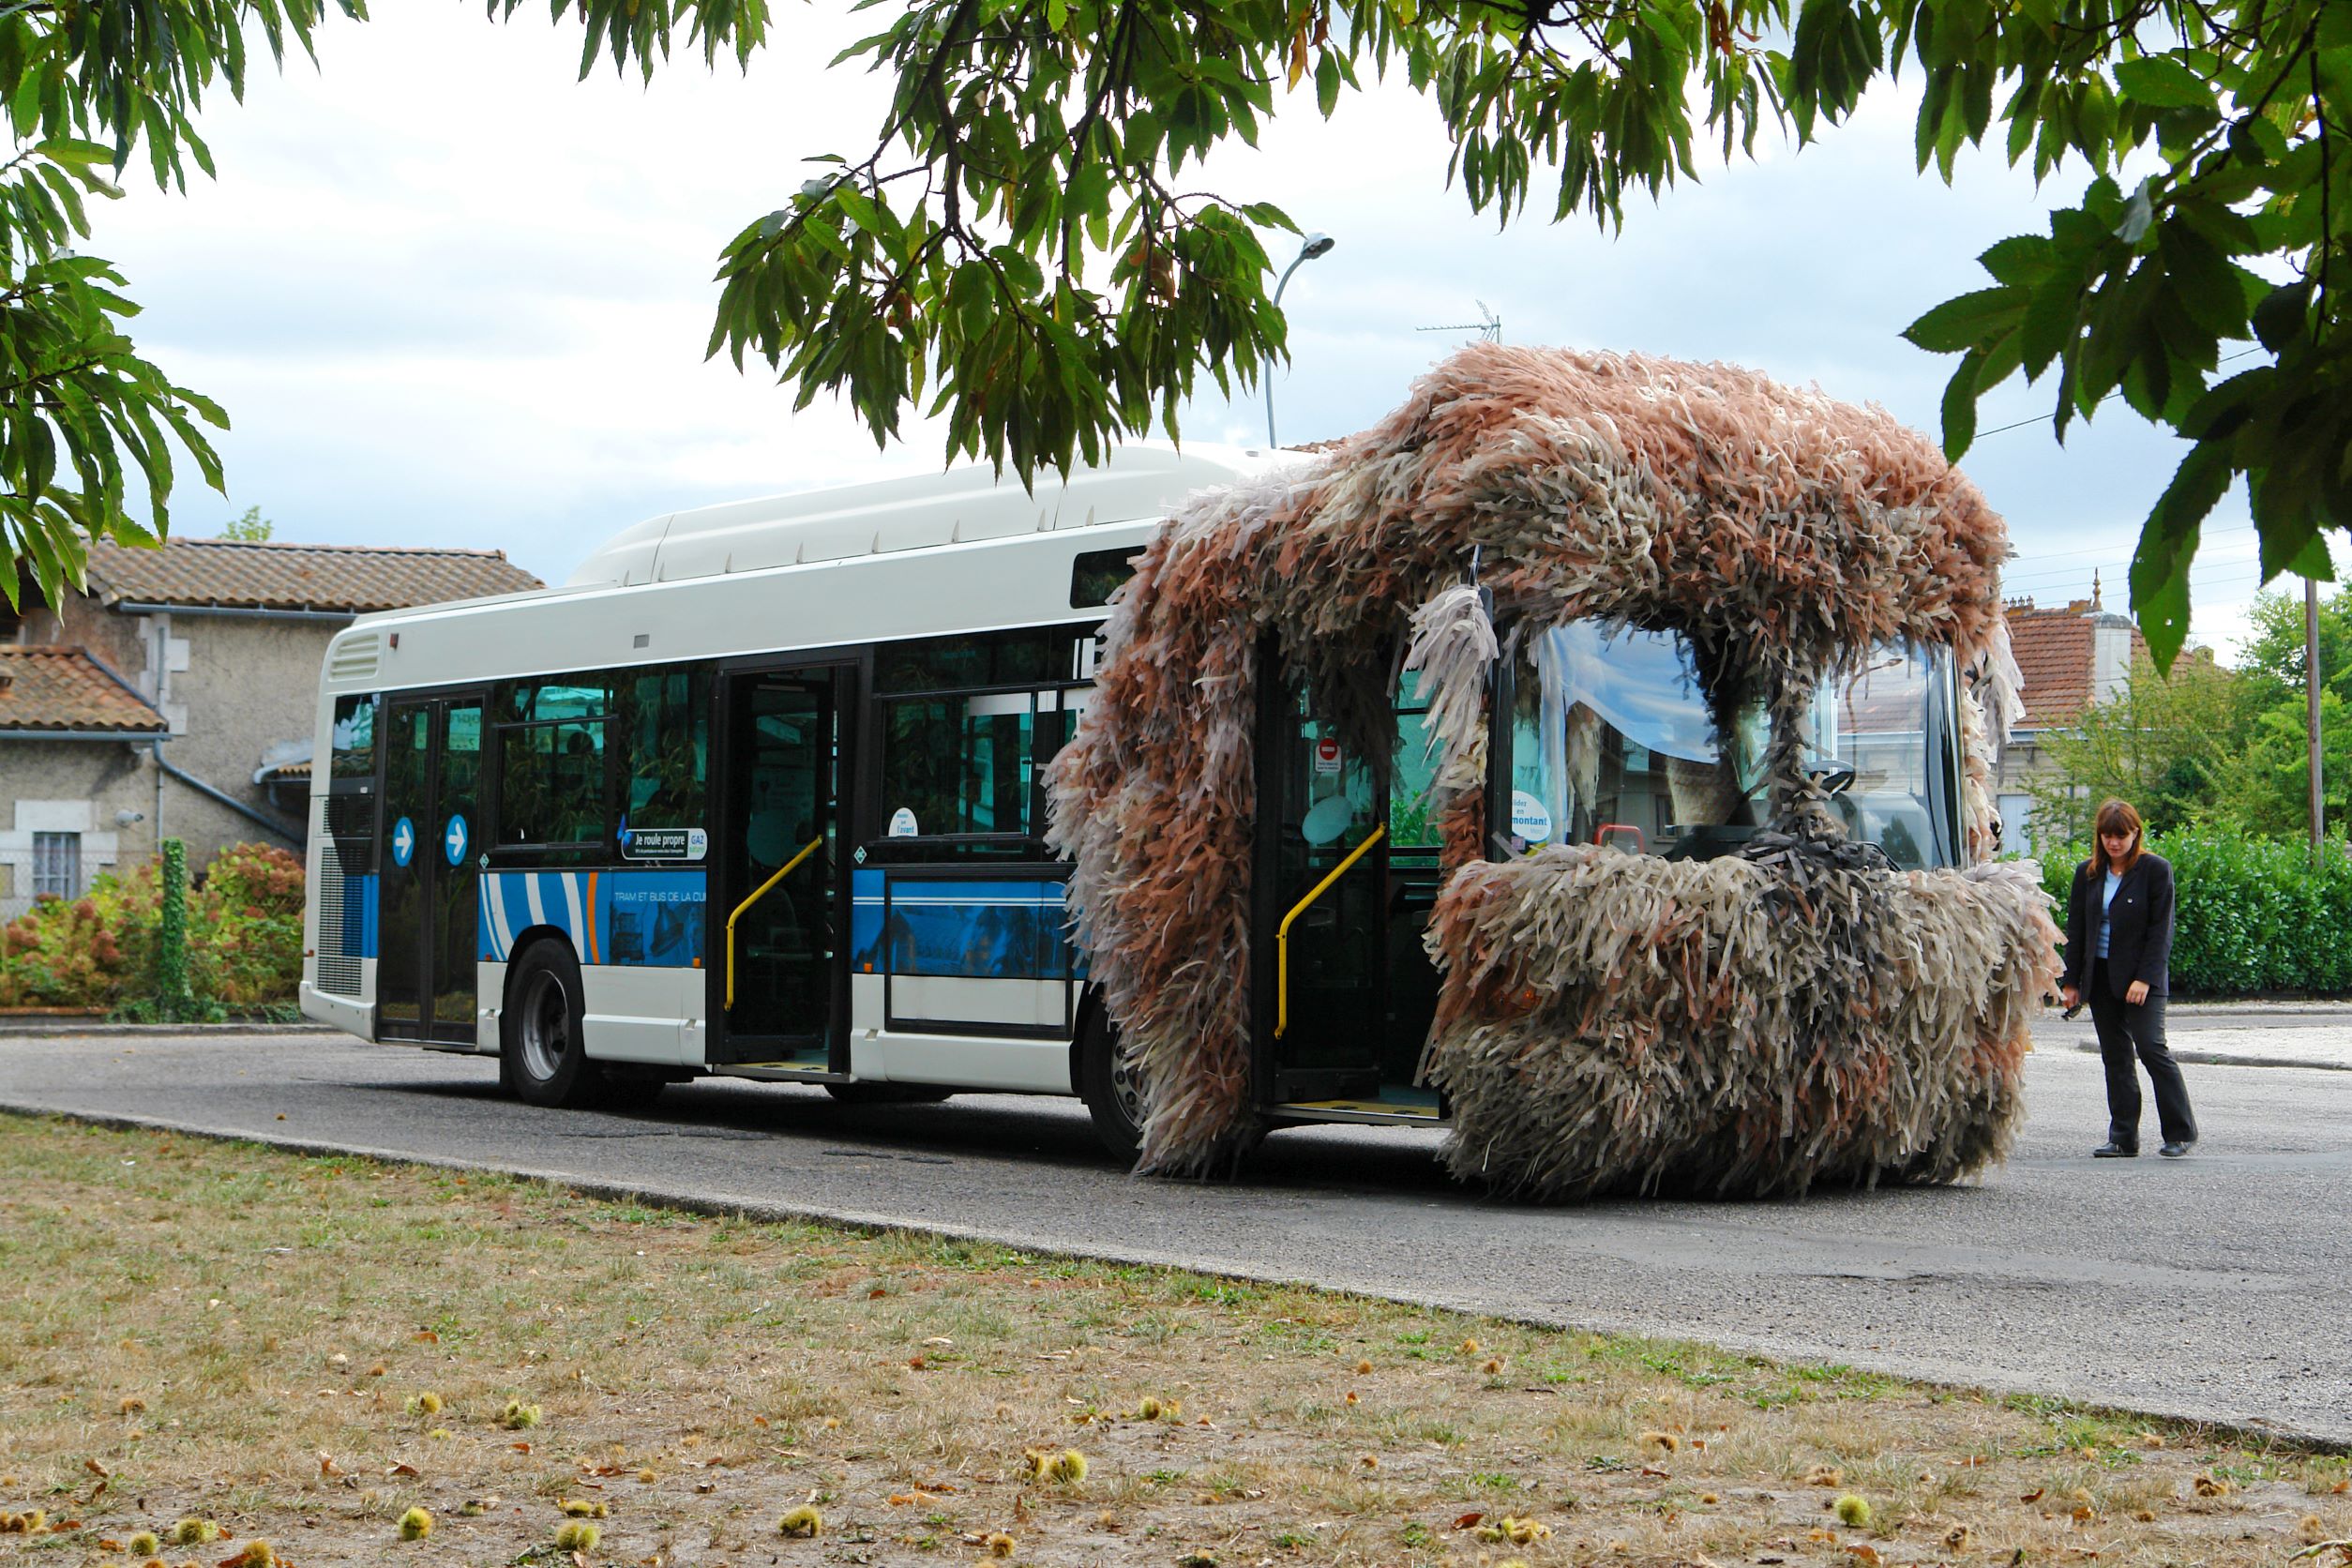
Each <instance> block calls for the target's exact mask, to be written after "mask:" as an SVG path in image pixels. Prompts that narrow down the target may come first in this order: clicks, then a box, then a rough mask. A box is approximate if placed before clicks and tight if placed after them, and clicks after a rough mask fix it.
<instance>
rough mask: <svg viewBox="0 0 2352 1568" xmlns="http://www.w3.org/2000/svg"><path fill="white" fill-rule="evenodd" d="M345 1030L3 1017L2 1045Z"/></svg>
mask: <svg viewBox="0 0 2352 1568" xmlns="http://www.w3.org/2000/svg"><path fill="white" fill-rule="evenodd" d="M341 1033H343V1032H342V1031H341V1030H339V1029H331V1028H329V1027H327V1026H326V1025H325V1024H321V1023H108V1022H107V1021H106V1020H105V1019H103V1018H58V1019H53V1020H52V1019H41V1020H38V1021H32V1020H27V1019H22V1018H9V1019H6V1020H0V1045H5V1044H6V1043H8V1041H9V1040H12V1039H21V1040H57V1039H66V1038H70V1037H73V1036H77V1035H89V1036H92V1037H95V1038H98V1039H110V1038H123V1039H140V1038H144V1037H153V1036H161V1035H183V1036H186V1035H194V1036H197V1037H199V1038H201V1037H203V1036H205V1035H210V1034H221V1035H230V1034H237V1035H242V1034H335V1035H339V1034H341Z"/></svg>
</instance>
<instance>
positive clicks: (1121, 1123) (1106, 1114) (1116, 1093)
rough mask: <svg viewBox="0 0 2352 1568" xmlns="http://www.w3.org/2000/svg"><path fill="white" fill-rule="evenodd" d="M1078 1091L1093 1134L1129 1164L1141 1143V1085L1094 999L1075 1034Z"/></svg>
mask: <svg viewBox="0 0 2352 1568" xmlns="http://www.w3.org/2000/svg"><path fill="white" fill-rule="evenodd" d="M1078 1097H1079V1098H1080V1099H1083V1100H1084V1101H1085V1102H1086V1113H1087V1115H1089V1116H1091V1117H1093V1121H1094V1136H1095V1137H1096V1138H1100V1139H1102V1143H1103V1147H1104V1148H1105V1149H1108V1151H1110V1153H1111V1156H1112V1157H1113V1158H1115V1159H1117V1160H1118V1161H1119V1162H1120V1163H1121V1164H1122V1165H1124V1166H1126V1167H1128V1168H1130V1169H1132V1168H1134V1166H1135V1162H1136V1155H1137V1154H1138V1153H1141V1151H1142V1148H1143V1086H1142V1084H1141V1083H1140V1082H1139V1081H1138V1080H1137V1078H1136V1077H1135V1072H1134V1068H1133V1067H1132V1066H1131V1065H1130V1064H1129V1063H1128V1062H1127V1061H1126V1060H1125V1058H1124V1057H1123V1056H1122V1055H1121V1053H1120V1050H1119V1031H1118V1029H1117V1027H1116V1026H1114V1025H1113V1024H1112V1023H1111V1021H1110V1014H1109V1011H1108V1009H1106V1008H1105V1007H1104V1006H1103V1004H1102V1003H1101V1002H1100V1000H1099V999H1098V1000H1097V1001H1096V1002H1095V1003H1094V1005H1093V1006H1092V1007H1089V1008H1088V1009H1087V1010H1086V1021H1085V1023H1084V1024H1083V1025H1081V1026H1080V1032H1079V1034H1078Z"/></svg>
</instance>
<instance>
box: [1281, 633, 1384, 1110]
mask: <svg viewBox="0 0 2352 1568" xmlns="http://www.w3.org/2000/svg"><path fill="white" fill-rule="evenodd" d="M1264 657H1265V658H1266V660H1267V663H1266V665H1265V666H1264V668H1266V669H1267V670H1268V671H1270V672H1271V673H1273V675H1274V678H1273V679H1270V680H1269V681H1267V682H1266V683H1265V686H1264V687H1263V689H1264V690H1265V691H1267V692H1268V693H1269V696H1270V698H1271V699H1272V700H1270V701H1264V702H1262V703H1261V705H1260V710H1259V744H1258V770H1259V781H1258V799H1259V824H1258V826H1259V831H1258V834H1257V836H1256V844H1257V849H1256V853H1257V856H1258V860H1257V865H1256V867H1255V868H1254V869H1255V871H1256V883H1257V886H1258V887H1259V889H1260V890H1261V891H1260V893H1259V897H1258V898H1257V900H1256V910H1255V913H1256V915H1257V919H1256V921H1255V923H1254V924H1255V928H1256V930H1257V932H1259V933H1260V935H1259V939H1258V940H1255V941H1253V942H1252V944H1251V946H1252V949H1253V966H1252V972H1253V974H1254V975H1255V976H1256V978H1257V984H1256V986H1255V987H1254V988H1253V990H1254V993H1255V995H1256V998H1257V1003H1256V1006H1255V1009H1254V1011H1255V1014H1256V1018H1255V1024H1256V1033H1257V1038H1258V1060H1259V1063H1260V1065H1261V1069H1264V1070H1261V1072H1260V1073H1259V1085H1260V1090H1261V1093H1264V1094H1266V1095H1268V1096H1270V1099H1269V1101H1268V1103H1270V1104H1272V1105H1314V1106H1318V1107H1322V1108H1330V1107H1333V1106H1334V1104H1337V1105H1340V1106H1342V1107H1344V1106H1345V1105H1348V1104H1363V1105H1367V1106H1369V1105H1372V1104H1374V1103H1376V1102H1379V1101H1380V1100H1381V1099H1382V1098H1383V1093H1382V1091H1383V1084H1384V1082H1385V1081H1386V1080H1387V1079H1389V1078H1391V1077H1392V1076H1395V1075H1393V1074H1392V1073H1391V1071H1390V1068H1391V1067H1392V1065H1393V1064H1392V1063H1390V1062H1389V1060H1388V1059H1389V1057H1390V1056H1391V1055H1392V1052H1391V1051H1390V1050H1389V1048H1388V1046H1389V1036H1390V1034H1391V1033H1392V1028H1391V1019H1390V1018H1389V1013H1390V1006H1389V991H1390V969H1391V964H1390V957H1389V942H1388V931H1389V924H1390V922H1389V907H1388V906H1389V888H1390V863H1391V859H1392V850H1391V846H1390V844H1389V837H1390V822H1389V815H1390V813H1389V793H1390V790H1389V783H1388V779H1387V770H1386V769H1383V768H1380V767H1376V766H1375V765H1374V760H1373V759H1371V758H1367V757H1363V756H1359V755H1353V754H1351V753H1350V751H1349V746H1348V743H1347V742H1346V741H1345V740H1344V739H1343V738H1342V737H1341V735H1340V733H1339V731H1338V728H1337V727H1336V726H1335V725H1334V724H1333V723H1332V722H1331V720H1330V719H1329V718H1328V717H1327V716H1325V715H1323V714H1322V713H1320V712H1319V711H1318V709H1317V706H1316V704H1315V702H1314V701H1313V697H1312V694H1311V693H1309V692H1308V691H1306V690H1305V689H1304V684H1303V683H1302V682H1301V681H1299V680H1297V679H1294V678H1291V677H1290V676H1289V673H1288V672H1287V671H1282V670H1281V669H1280V665H1279V662H1278V660H1277V659H1276V657H1275V655H1274V649H1273V648H1272V647H1271V646H1269V647H1268V648H1267V649H1266V650H1265V653H1264ZM1424 1021H1425V1020H1424ZM1417 1044H1418V1042H1416V1045H1417ZM1401 1078H1410V1066H1408V1067H1407V1070H1406V1072H1405V1073H1404V1074H1403V1075H1401Z"/></svg>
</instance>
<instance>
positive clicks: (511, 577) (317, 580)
mask: <svg viewBox="0 0 2352 1568" xmlns="http://www.w3.org/2000/svg"><path fill="white" fill-rule="evenodd" d="M544 586H546V585H545V584H544V583H542V582H541V581H540V580H538V579H537V578H535V577H533V576H532V575H531V574H530V573H529V572H526V571H524V570H523V569H522V568H521V567H520V566H517V565H510V564H509V563H508V562H507V560H506V553H505V551H504V550H427V549H402V548H395V547H388V546H372V545H294V544H279V543H277V542H276V541H275V540H271V541H267V542H261V543H249V542H247V541H244V540H241V539H173V540H172V541H171V542H169V543H168V544H166V545H165V546H164V547H163V548H162V549H161V550H141V549H138V548H136V547H134V546H128V545H119V544H116V543H114V542H113V541H112V540H109V539H101V540H99V541H98V543H97V544H95V545H93V546H92V547H91V550H90V589H91V592H93V593H95V594H96V595H98V598H99V599H100V601H101V602H103V603H106V604H170V605H187V606H191V607H193V606H213V607H219V608H221V609H234V610H324V611H351V612H354V613H356V612H358V611H369V610H400V609H403V608H405V607H407V606H410V605H419V604H442V603H445V602H446V601H448V600H450V599H475V598H482V597H485V596H489V595H491V594H514V593H520V592H522V591H523V590H526V589H531V588H540V587H544Z"/></svg>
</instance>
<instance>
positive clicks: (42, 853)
mask: <svg viewBox="0 0 2352 1568" xmlns="http://www.w3.org/2000/svg"><path fill="white" fill-rule="evenodd" d="M33 897H36V898H46V897H56V898H79V897H82V835H80V834H78V833H36V834H35V835H33Z"/></svg>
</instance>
